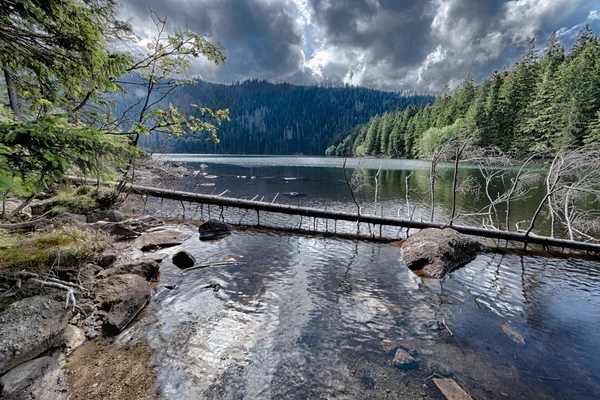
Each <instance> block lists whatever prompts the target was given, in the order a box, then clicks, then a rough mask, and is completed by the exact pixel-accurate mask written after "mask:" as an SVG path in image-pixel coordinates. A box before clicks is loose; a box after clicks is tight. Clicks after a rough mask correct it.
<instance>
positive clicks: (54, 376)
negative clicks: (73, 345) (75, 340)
mask: <svg viewBox="0 0 600 400" xmlns="http://www.w3.org/2000/svg"><path fill="white" fill-rule="evenodd" d="M64 359H65V358H64V355H63V353H62V351H60V350H54V351H52V352H50V353H49V354H47V355H45V356H43V357H40V358H36V359H34V360H31V361H27V362H25V363H23V364H21V365H19V366H18V367H15V368H13V369H12V370H10V371H9V372H7V373H6V374H4V375H2V376H1V377H0V398H2V399H7V400H10V399H15V400H17V399H18V400H26V399H36V400H61V399H66V398H67V382H66V379H65V374H64V371H63V369H62V367H63V365H64Z"/></svg>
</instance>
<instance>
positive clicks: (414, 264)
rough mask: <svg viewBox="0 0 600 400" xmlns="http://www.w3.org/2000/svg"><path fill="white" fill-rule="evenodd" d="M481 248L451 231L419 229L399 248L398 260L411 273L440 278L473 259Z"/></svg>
mask: <svg viewBox="0 0 600 400" xmlns="http://www.w3.org/2000/svg"><path fill="white" fill-rule="evenodd" d="M484 249H485V246H484V245H483V244H481V243H480V242H478V241H477V240H475V239H473V238H471V237H470V236H467V235H463V234H461V233H458V232H456V231H455V230H453V229H450V228H446V229H437V228H428V229H423V230H422V231H420V232H418V233H417V234H415V235H412V236H411V237H409V238H408V239H406V241H405V242H404V244H403V245H402V248H401V254H402V259H403V261H404V262H405V263H406V265H407V266H408V268H410V269H412V270H419V271H421V272H422V273H423V274H424V275H425V276H428V277H431V278H438V279H440V278H443V277H444V276H445V275H446V274H447V273H448V272H449V271H451V270H453V269H455V268H456V267H459V266H461V265H463V264H466V263H468V262H469V261H471V260H473V259H474V258H475V257H476V256H477V254H479V253H480V252H481V251H483V250H484Z"/></svg>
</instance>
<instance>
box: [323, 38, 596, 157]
mask: <svg viewBox="0 0 600 400" xmlns="http://www.w3.org/2000/svg"><path fill="white" fill-rule="evenodd" d="M407 111H408V110H407ZM380 126H385V127H386V129H383V131H381V130H379V131H378V133H379V134H381V135H383V136H382V137H381V138H378V137H376V136H374V132H375V130H377V129H378V127H380ZM390 126H391V130H390V129H389V127H390ZM599 127H600V42H599V40H598V38H597V37H596V36H595V35H594V34H593V33H592V31H591V29H590V27H589V26H586V27H584V28H583V29H582V30H581V32H580V33H579V35H578V37H577V40H576V41H575V44H574V45H573V46H572V48H571V49H570V51H569V52H566V51H565V49H564V48H563V46H562V45H561V44H560V42H559V40H558V36H557V34H556V33H553V34H552V35H551V36H550V38H549V39H548V41H547V43H546V45H545V47H544V48H543V51H541V54H540V52H539V51H538V49H537V48H536V46H535V42H534V41H533V40H532V41H531V42H530V43H529V45H528V46H527V48H526V50H525V52H524V53H523V55H522V56H521V59H520V60H519V61H518V62H516V63H515V64H514V65H513V66H512V67H511V68H506V69H505V70H503V71H496V72H494V73H493V74H491V75H490V76H488V77H487V78H486V79H484V80H483V82H482V83H481V84H479V85H476V84H475V80H474V78H473V77H472V76H470V75H469V76H468V77H467V78H466V79H465V80H464V81H463V83H462V84H461V85H460V86H459V87H458V88H457V89H456V90H455V91H454V92H453V93H451V94H448V93H447V92H446V93H444V94H442V95H441V96H438V97H437V98H436V100H435V102H434V103H433V104H432V105H422V106H421V107H420V108H419V109H418V110H416V111H411V112H410V113H407V112H403V111H396V112H392V113H385V114H383V115H381V116H377V117H375V118H373V119H371V120H370V121H369V122H368V123H367V124H366V125H365V127H362V126H359V127H357V128H355V129H354V130H353V131H352V132H351V133H350V134H349V135H348V136H347V137H341V138H339V139H338V140H336V141H334V142H333V143H332V144H331V147H330V149H338V148H340V147H339V144H340V143H343V142H344V141H346V142H352V146H346V147H344V149H346V148H349V147H352V149H354V151H353V154H354V155H378V154H380V155H386V156H391V157H407V158H412V157H428V154H427V151H428V150H427V149H429V148H430V147H431V146H432V145H435V144H440V143H441V142H444V141H446V140H450V139H452V138H455V137H468V138H470V139H471V142H472V143H474V145H475V146H478V147H489V146H495V147H498V148H499V149H501V150H503V151H505V152H507V153H509V154H512V155H514V156H523V155H526V154H529V153H531V152H540V151H541V152H549V153H556V152H557V151H558V150H560V149H562V148H564V147H565V146H582V145H584V144H600V130H599ZM365 129H366V132H367V134H366V136H364V135H362V132H363V131H364V130H365ZM388 135H389V137H388ZM374 139H376V140H374ZM379 143H382V144H384V145H385V144H387V147H385V146H379V145H378V144H379ZM340 150H342V148H340ZM343 151H345V150H343ZM332 153H333V154H335V155H346V154H345V153H344V154H340V153H339V152H338V151H332V150H330V151H329V154H332Z"/></svg>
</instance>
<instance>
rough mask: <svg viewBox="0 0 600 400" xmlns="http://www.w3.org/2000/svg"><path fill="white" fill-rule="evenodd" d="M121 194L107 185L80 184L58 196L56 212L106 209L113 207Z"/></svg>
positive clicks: (85, 211)
mask: <svg viewBox="0 0 600 400" xmlns="http://www.w3.org/2000/svg"><path fill="white" fill-rule="evenodd" d="M118 198H119V195H118V193H117V191H116V190H114V189H112V188H105V187H93V186H80V187H78V188H77V189H75V190H71V189H64V190H62V191H61V192H60V193H59V194H58V196H56V198H55V201H56V204H57V205H56V206H54V207H53V208H52V210H51V211H52V212H53V213H54V214H60V213H61V212H67V211H68V212H72V213H76V214H87V213H89V212H91V211H94V210H96V209H102V210H106V209H108V208H111V207H113V206H114V205H115V204H116V202H117V200H118Z"/></svg>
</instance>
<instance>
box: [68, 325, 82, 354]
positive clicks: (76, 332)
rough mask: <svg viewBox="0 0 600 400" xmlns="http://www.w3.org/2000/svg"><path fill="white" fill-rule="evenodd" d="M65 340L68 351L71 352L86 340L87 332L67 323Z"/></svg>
mask: <svg viewBox="0 0 600 400" xmlns="http://www.w3.org/2000/svg"><path fill="white" fill-rule="evenodd" d="M63 341H64V346H65V349H66V350H67V353H71V352H72V351H73V350H75V349H76V348H78V347H79V346H81V345H82V344H83V342H85V332H84V331H83V329H81V328H78V327H76V326H73V325H67V328H66V329H65V332H64V333H63Z"/></svg>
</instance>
